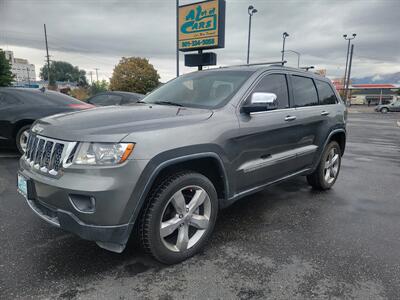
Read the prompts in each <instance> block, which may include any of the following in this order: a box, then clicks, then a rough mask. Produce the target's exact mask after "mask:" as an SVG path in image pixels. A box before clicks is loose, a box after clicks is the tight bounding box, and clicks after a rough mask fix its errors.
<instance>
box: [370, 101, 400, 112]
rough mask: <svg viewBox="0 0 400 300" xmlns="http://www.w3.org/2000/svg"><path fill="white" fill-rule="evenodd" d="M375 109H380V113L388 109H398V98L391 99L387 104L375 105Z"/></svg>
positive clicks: (399, 105) (399, 106)
mask: <svg viewBox="0 0 400 300" xmlns="http://www.w3.org/2000/svg"><path fill="white" fill-rule="evenodd" d="M375 111H380V112H381V113H384V114H385V113H387V112H389V111H400V100H396V101H393V102H392V103H389V104H381V105H378V106H376V107H375Z"/></svg>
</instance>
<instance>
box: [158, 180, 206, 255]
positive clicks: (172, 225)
mask: <svg viewBox="0 0 400 300" xmlns="http://www.w3.org/2000/svg"><path fill="white" fill-rule="evenodd" d="M210 216H211V200H210V197H209V195H208V194H207V192H206V191H205V190H204V189H203V188H201V187H199V186H186V187H184V188H182V189H180V190H179V191H177V192H176V193H175V194H174V195H173V196H172V197H171V198H170V199H169V200H168V202H167V204H166V205H165V207H164V210H163V213H162V218H161V222H160V238H161V240H162V242H163V244H164V246H165V247H167V248H168V249H169V250H171V251H174V252H183V251H185V250H187V249H190V248H191V247H193V246H194V245H196V244H197V243H198V242H199V241H200V239H201V238H202V237H203V235H204V234H205V233H206V231H207V229H208V227H209V220H210Z"/></svg>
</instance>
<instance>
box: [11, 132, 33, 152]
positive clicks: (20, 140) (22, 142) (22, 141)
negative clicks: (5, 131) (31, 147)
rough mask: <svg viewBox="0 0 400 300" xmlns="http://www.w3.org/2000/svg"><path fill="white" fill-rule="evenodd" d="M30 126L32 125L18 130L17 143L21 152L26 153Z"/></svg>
mask: <svg viewBox="0 0 400 300" xmlns="http://www.w3.org/2000/svg"><path fill="white" fill-rule="evenodd" d="M30 128H31V125H25V126H22V127H21V128H20V129H19V130H18V132H17V135H16V136H15V144H16V146H17V149H18V151H19V152H20V153H21V154H24V153H25V150H26V144H27V142H28V135H29V129H30Z"/></svg>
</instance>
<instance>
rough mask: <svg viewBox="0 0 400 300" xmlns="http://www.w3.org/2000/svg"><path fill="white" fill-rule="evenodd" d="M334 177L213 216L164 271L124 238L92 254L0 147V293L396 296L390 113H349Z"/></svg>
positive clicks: (396, 198)
mask: <svg viewBox="0 0 400 300" xmlns="http://www.w3.org/2000/svg"><path fill="white" fill-rule="evenodd" d="M348 132H349V136H348V142H347V149H346V153H345V156H344V157H343V161H342V169H341V174H340V176H339V179H338V181H337V182H336V185H335V186H334V188H333V189H332V190H330V191H328V192H315V191H313V190H311V189H310V188H309V186H308V185H307V184H306V181H305V178H303V177H300V178H295V179H293V180H290V181H288V182H285V183H281V184H279V185H276V186H273V187H270V188H269V189H267V190H265V191H264V192H261V193H258V194H256V195H253V196H250V197H247V198H245V199H243V200H241V201H240V202H238V203H236V204H235V205H233V206H232V207H230V208H228V209H226V210H224V211H222V212H221V213H220V216H219V220H218V223H217V227H216V230H215V234H214V236H213V239H212V242H211V244H210V245H209V246H208V247H207V248H206V249H205V250H204V251H203V253H201V254H200V255H197V256H196V257H194V258H192V259H190V260H188V261H186V262H184V263H181V264H179V265H175V266H164V265H160V264H159V263H157V262H155V261H154V260H152V259H151V258H150V257H148V256H146V255H145V254H143V253H142V252H141V251H140V249H138V247H137V246H136V245H135V243H134V241H133V242H132V243H131V245H129V247H128V249H126V250H125V252H124V253H122V254H114V253H110V252H107V251H105V250H102V249H100V248H98V247H97V246H96V244H95V243H92V242H88V241H84V240H81V239H79V238H77V237H75V236H73V235H71V234H69V233H66V232H63V231H60V230H59V229H57V228H53V227H51V226H50V225H48V224H46V223H44V222H43V221H42V220H41V219H39V218H38V217H36V216H35V215H34V214H33V212H31V211H30V209H29V208H28V206H27V204H26V203H25V202H24V199H23V198H22V197H21V196H19V195H18V194H17V192H16V170H17V163H18V158H17V156H16V155H15V154H14V153H4V152H2V153H0V204H1V205H0V299H15V298H24V299H25V298H27V299H29V298H35V299H38V298H39V299H47V298H48V299H54V298H56V299H57V298H58V299H180V298H183V299H266V298H270V299H309V298H317V299H320V298H329V299H335V298H356V299H399V298H400V114H395V113H392V114H386V115H383V114H369V113H357V112H355V113H351V114H350V115H349V124H348Z"/></svg>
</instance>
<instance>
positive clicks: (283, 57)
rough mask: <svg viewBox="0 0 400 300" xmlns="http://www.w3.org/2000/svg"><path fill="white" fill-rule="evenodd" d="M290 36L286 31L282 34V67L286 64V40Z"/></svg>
mask: <svg viewBox="0 0 400 300" xmlns="http://www.w3.org/2000/svg"><path fill="white" fill-rule="evenodd" d="M288 36H289V34H288V33H287V32H286V31H285V32H284V33H283V34H282V38H283V45H282V66H283V65H284V64H285V63H284V62H283V61H284V59H285V40H286V38H287V37H288Z"/></svg>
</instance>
